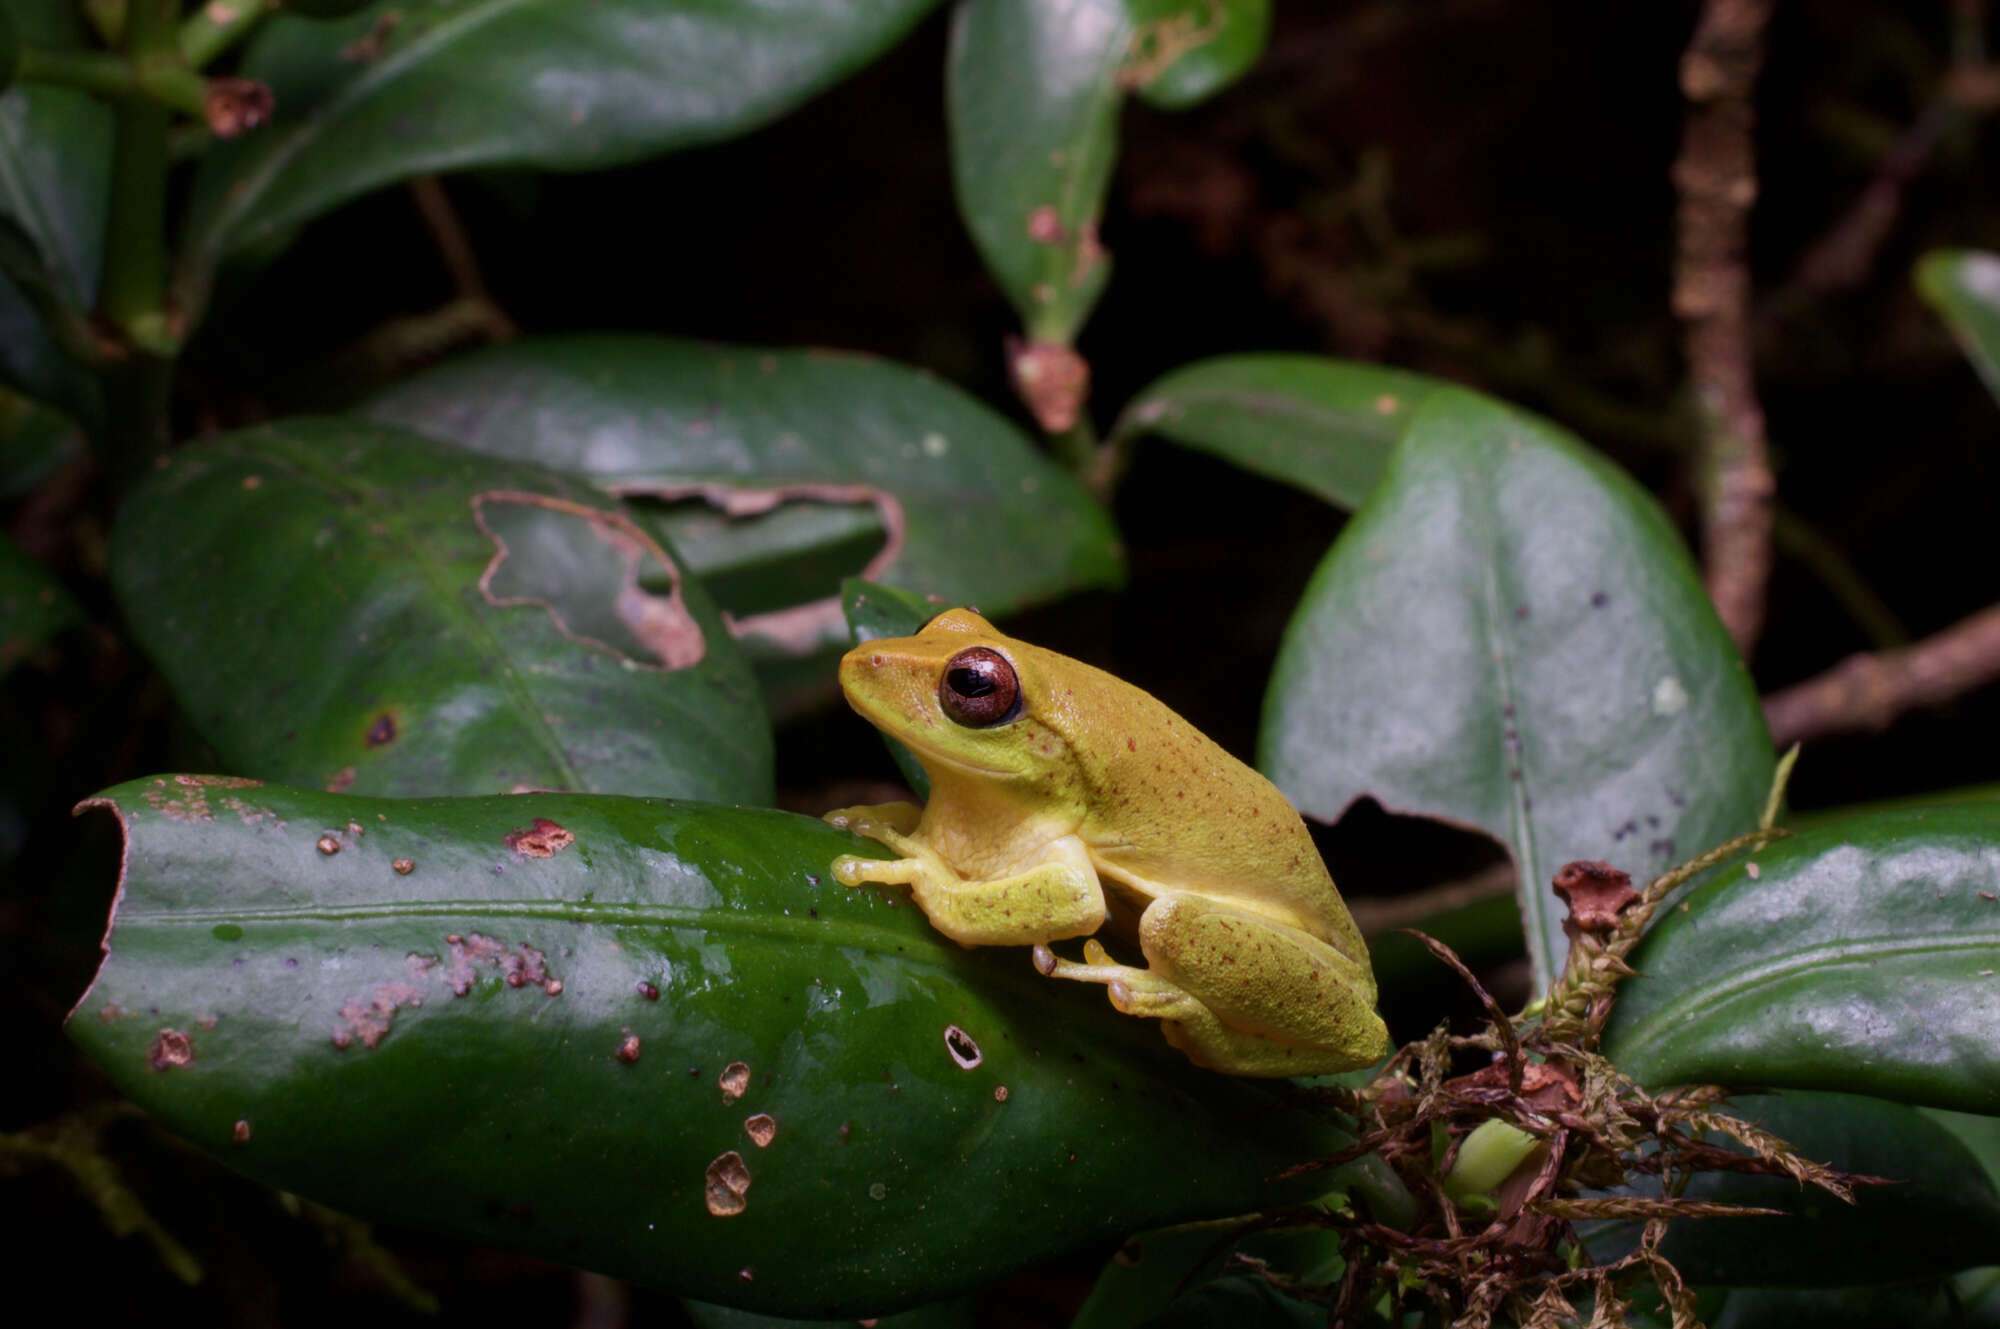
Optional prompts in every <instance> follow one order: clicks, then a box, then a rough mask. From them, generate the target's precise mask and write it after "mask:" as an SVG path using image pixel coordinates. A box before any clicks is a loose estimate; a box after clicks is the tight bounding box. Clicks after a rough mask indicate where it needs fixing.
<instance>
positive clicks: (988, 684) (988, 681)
mask: <svg viewBox="0 0 2000 1329" xmlns="http://www.w3.org/2000/svg"><path fill="white" fill-rule="evenodd" d="M951 690H952V691H953V692H956V693H957V694H958V695H959V696H961V697H990V696H992V695H993V693H994V691H995V689H994V686H993V676H992V674H991V673H989V672H988V671H986V670H984V669H954V670H952V671H951Z"/></svg>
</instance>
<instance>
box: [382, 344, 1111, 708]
mask: <svg viewBox="0 0 2000 1329" xmlns="http://www.w3.org/2000/svg"><path fill="white" fill-rule="evenodd" d="M367 413H368V415H369V416H370V417H371V418H373V419H377V420H383V421H388V422H390V423H394V424H400V425H405V426H408V427H409V428H412V429H416V430H418V431H420V432H422V433H425V434H429V435H431V436H433V437H436V438H448V439H451V440H453V441H455V442H457V443H459V444H461V445H462V446H464V447H468V448H471V449H474V450H475V451H478V452H482V453H487V454H490V455H494V456H500V457H518V458H526V459H533V460H535V461H539V462H541V463H542V464H544V465H547V466H553V467H558V468H560V469H563V470H568V471H573V472H576V473H579V474H582V475H586V476H589V477H590V478H591V479H592V480H594V481H596V482H597V483H598V484H600V485H602V486H603V487H604V488H606V489H608V490H610V491H611V492H613V493H616V494H621V495H624V496H627V497H632V498H637V497H642V496H643V497H653V498H669V499H702V500H705V501H706V502H707V503H708V504H710V505H711V506H714V507H719V508H721V509H722V511H724V512H725V513H728V514H733V515H734V516H736V517H737V518H739V519H749V518H752V517H754V516H755V515H756V514H758V513H760V512H765V511H768V510H769V509H770V508H772V507H778V506H780V505H789V504H802V505H836V506H839V507H846V508H856V509H859V510H861V511H864V512H866V513H868V514H869V515H871V516H872V517H874V518H876V519H877V520H878V521H879V523H880V529H881V532H882V535H881V537H880V538H881V541H882V543H881V544H880V545H879V547H878V550H877V552H875V553H874V555H873V557H872V558H870V559H869V560H868V564H867V569H866V576H867V577H868V578H870V579H871V580H875V581H881V582H886V583H889V584H890V585H894V586H899V587H902V588H904V589H906V590H910V591H914V592H916V593H918V594H921V595H935V596H937V597H938V598H939V599H941V600H943V601H945V602H946V603H947V604H953V605H963V604H976V605H978V606H979V607H980V609H981V610H983V611H985V612H987V613H989V614H993V615H1001V614H1005V613H1008V612H1009V611H1011V610H1014V609H1018V608H1021V607H1023V606H1026V605H1030V604H1034V603H1036V602H1039V601H1043V600H1050V599H1054V598H1056V597H1058V596H1060V595H1063V594H1066V593H1069V592H1071V591H1075V590H1079V589H1081V588H1083V587H1087V586H1101V585H1105V584H1107V583H1111V582H1115V581H1116V580H1117V579H1118V578H1119V576H1120V575H1121V571H1122V565H1121V556H1120V552H1119V548H1118V543H1117V536H1116V533H1115V531H1114V530H1113V529H1112V526H1111V522H1110V519H1109V518H1108V517H1107V516H1106V515H1105V513H1104V510H1103V509H1102V508H1101V507H1099V506H1098V505H1097V503H1096V502H1095V501H1093V500H1092V499H1091V497H1090V495H1089V494H1088V493H1087V492H1086V491H1085V490H1084V488H1083V486H1082V485H1080V484H1079V483H1078V482H1077V481H1076V480H1075V479H1074V478H1073V477H1071V476H1070V475H1069V474H1068V473H1067V472H1066V471H1064V470H1063V469H1062V468H1060V467H1058V466H1056V465H1055V464H1054V463H1052V462H1050V461H1049V460H1048V459H1047V458H1045V457H1043V456H1042V455H1041V454H1040V453H1038V452H1036V451H1035V450H1034V448H1033V447H1032V446H1031V445H1030V444H1029V442H1028V440H1027V438H1026V437H1025V436H1024V435H1023V434H1022V433H1021V432H1020V431H1019V430H1018V429H1016V428H1014V427H1013V426H1012V425H1011V424H1009V423H1007V422H1006V421H1005V420H1003V419H1002V418H1001V417H1000V416H998V415H996V414H995V413H994V412H992V411H991V410H989V409H988V408H986V407H985V406H983V405H981V404H980V403H979V402H978V401H976V400H974V399H973V398H971V397H968V396H967V395H965V394H964V393H962V392H960V391H958V390H957V389H956V388H953V387H951V386H950V385H948V384H945V383H941V382H939V381H938V380H936V379H934V378H931V377H929V376H928V375H925V374H921V373H918V372H915V371H913V370H910V369H906V368H904V367H902V366H900V365H896V364H892V363H889V362H886V361H882V360H875V359H871V358H868V357H865V356H858V355H846V354H833V353H830V352H824V351H759V350H756V349H752V348H747V347H720V346H716V345H713V344H708V343H697V342H689V341H677V340H670V339H667V338H660V337H639V336H598V337H564V338H553V339H545V340H539V341H528V342H515V343H512V344H510V345H507V346H502V347H496V348H493V349H491V350H486V351H480V352H476V353H474V354H472V355H467V356H462V357H460V358H459V359H456V360H453V361H450V362H448V363H446V364H444V365H440V366H439V367H437V368H435V369H432V370H430V371H429V372H427V373H423V374H418V375H416V376H415V377H413V378H411V379H408V380H406V381H405V382H403V383H401V384H398V385H397V386H395V387H393V388H391V389H390V390H389V391H388V392H387V393H385V394H383V395H382V396H380V397H377V398H376V399H375V400H374V401H373V402H372V403H371V404H370V405H369V406H368V407H367ZM703 519H704V514H695V515H694V516H692V517H690V516H688V515H685V514H680V515H670V520H669V521H668V526H667V529H668V530H669V531H671V532H672V533H673V535H674V537H675V544H676V547H677V548H678V547H679V545H680V539H679V537H680V535H681V533H682V532H683V530H684V529H685V526H684V525H683V523H686V522H688V521H700V520H703ZM840 538H841V539H843V540H844V538H845V537H844V535H843V536H841V537H840ZM820 548H821V550H822V551H825V550H826V548H827V547H825V546H821V547H820ZM798 552H799V551H798V550H797V549H796V548H791V547H785V548H778V547H767V548H765V549H763V550H761V551H760V552H759V553H758V555H757V556H759V557H762V558H763V559H764V560H765V561H769V562H776V561H779V560H785V561H790V560H793V559H796V558H797V557H798ZM809 552H810V551H809ZM826 561H827V562H830V561H831V560H830V559H827V560H826ZM693 568H694V571H695V573H696V575H698V576H703V577H706V576H707V575H708V569H705V568H704V567H703V566H702V565H701V564H699V563H695V564H694V565H693ZM846 570H847V571H856V570H858V569H854V568H848V569H846ZM841 572H842V569H841V567H840V566H839V565H838V564H837V563H833V564H832V565H831V566H822V567H821V568H820V570H819V573H818V575H819V576H820V577H821V578H822V579H823V581H822V583H821V584H819V585H817V586H815V587H813V588H812V590H810V591H807V592H805V594H806V596H807V598H805V599H803V600H802V601H799V602H795V603H792V604H787V605H782V606H777V607H772V608H767V609H764V610H763V611H762V612H758V613H753V614H745V615H742V616H740V617H737V618H735V619H734V620H733V627H734V630H735V631H736V632H737V634H738V635H739V636H740V637H742V638H743V640H744V642H745V644H746V645H747V646H751V647H753V648H754V649H757V650H759V651H760V652H763V653H766V654H770V653H781V654H785V655H792V656H818V655H823V654H824V653H825V652H827V651H828V650H834V649H844V648H845V647H846V645H847V630H846V627H845V625H844V624H843V622H842V620H841V613H840V601H839V586H838V579H839V577H840V575H841ZM828 677H829V678H830V677H831V675H830V674H829V675H828Z"/></svg>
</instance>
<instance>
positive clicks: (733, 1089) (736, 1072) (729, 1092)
mask: <svg viewBox="0 0 2000 1329" xmlns="http://www.w3.org/2000/svg"><path fill="white" fill-rule="evenodd" d="M715 1083H716V1084H717V1085H718V1086H720V1087H721V1089H722V1101H723V1102H725V1103H734V1102H735V1101H736V1100H737V1099H739V1098H741V1097H743V1095H744V1092H745V1091H746V1090H748V1089H749V1088H750V1067H749V1066H748V1065H746V1064H745V1063H743V1062H740V1061H732V1062H730V1063H729V1064H728V1065H727V1066H724V1067H723V1068H722V1074H720V1075H718V1076H716V1077H715Z"/></svg>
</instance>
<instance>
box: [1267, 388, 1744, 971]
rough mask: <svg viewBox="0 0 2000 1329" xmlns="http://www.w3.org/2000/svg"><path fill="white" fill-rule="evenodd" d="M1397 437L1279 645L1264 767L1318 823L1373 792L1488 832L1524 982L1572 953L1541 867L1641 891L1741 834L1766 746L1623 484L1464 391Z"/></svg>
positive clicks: (1523, 418)
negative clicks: (1515, 925)
mask: <svg viewBox="0 0 2000 1329" xmlns="http://www.w3.org/2000/svg"><path fill="white" fill-rule="evenodd" d="M1403 430H1404V432H1403V436H1402V438H1401V440H1400V441H1399V442H1398V443H1397V445H1396V449H1395V451H1394V452H1392V453H1391V454H1390V458H1389V463H1388V468H1387V470H1386V472H1385V473H1384V476H1383V479H1382V481H1381V483H1380V485H1378V486H1377V488H1376V489H1375V491H1374V492H1373V493H1372V494H1371V496H1370V497H1369V499H1368V501H1367V502H1366V503H1365V504H1363V505H1362V507H1361V509H1360V511H1359V512H1357V513H1356V514H1355V516H1354V519H1353V520H1352V521H1351V522H1349V523H1348V525H1347V527H1346V529H1345V530H1343V531H1342V532H1341V535H1340V539H1339V540H1338V541H1337V542H1336V543H1335V545H1334V547H1333V551H1332V552H1331V553H1330V554H1329V555H1328V556H1327V558H1326V561H1325V562H1324V563H1322V564H1321V565H1320V567H1319V569H1318V570H1317V571H1316V572H1315V573H1314V574H1313V577H1312V581H1311V582H1310V583H1309V584H1308V586H1307V587H1306V591H1305V595H1304V598H1303V600H1302V601H1301V604H1300V606H1299V610H1298V612H1297V614H1296V615H1295V617H1294V618H1293V620H1292V623H1291V625H1290V626H1289V627H1288V628H1287V629H1286V633H1285V639H1284V643H1283V645H1282V647H1281V648H1280V650H1279V654H1278V661H1277V664H1276V667H1275V669H1274V671H1273V673H1272V681H1271V689H1270V692H1269V694H1268V696H1267V697H1266V699H1265V707H1264V723H1263V733H1262V738H1261V742H1260V749H1259V750H1260V753H1261V765H1262V767H1263V769H1264V770H1265V772H1266V773H1267V774H1269V775H1270V776H1271V777H1272V778H1273V779H1274V780H1275V781H1276V782H1277V784H1278V786H1279V788H1281V789H1283V790H1284V791H1285V793H1286V794H1287V795H1289V796H1290V797H1291V799H1292V801H1293V802H1294V803H1296V804H1298V806H1299V808H1300V810H1301V811H1303V812H1306V813H1308V814H1310V815H1312V816H1316V817H1320V818H1324V819H1328V820H1331V819H1333V818H1336V817H1338V816H1339V815H1340V814H1341V813H1342V811H1344V810H1345V809H1346V807H1347V806H1348V804H1350V803H1351V802H1353V801H1354V800H1355V799H1357V798H1360V797H1362V796H1364V795H1368V796H1372V797H1374V798H1376V799H1378V800H1379V801H1380V802H1381V803H1382V804H1383V805H1384V806H1385V807H1387V808H1389V809H1391V810H1392V811H1395V812H1403V813H1414V814H1419V815H1424V816H1432V817H1439V818H1443V819H1446V820H1449V821H1454V822H1458V823H1460V824H1463V825H1468V826H1473V827H1477V828H1479V829H1481V830H1484V831H1486V832H1488V833H1489V834H1491V835H1493V836H1495V837H1497V838H1498V839H1500V840H1501V841H1502V842H1503V843H1504V844H1505V845H1506V846H1507V848H1508V849H1509V850H1510V852H1511V853H1512V854H1513V857H1514V860H1515V862H1516V863H1517V864H1518V865H1519V867H1520V869H1521V881H1522V883H1523V887H1522V892H1521V905H1522V914H1523V918H1524V921H1525V927H1524V931H1525V932H1526V934H1527V940H1528V953H1529V956H1530V958H1531V959H1532V960H1533V962H1534V973H1535V983H1536V986H1537V987H1538V988H1540V987H1542V986H1545V985H1546V984H1547V982H1548V981H1549V975H1550V974H1551V972H1552V971H1553V970H1554V968H1555V966H1557V965H1559V964H1560V963H1561V961H1562V958H1563V956H1564V955H1565V954H1567V943H1566V942H1565V941H1564V939H1563V935H1562V915H1563V910H1562V909H1561V908H1560V902H1559V901H1558V900H1557V898H1556V897H1555V895H1554V894H1553V893H1552V892H1551V891H1550V890H1549V885H1548V883H1549V879H1550V878H1551V877H1552V876H1554V875H1555V872H1556V870H1557V869H1558V868H1560V867H1561V866H1562V865H1563V864H1564V863H1567V862H1569V861H1571V860H1573V859H1607V860H1609V861H1611V862H1612V863H1615V864H1616V865H1618V866H1619V867H1622V868H1624V869H1626V870H1627V871H1629V872H1631V873H1632V874H1633V876H1634V877H1636V878H1644V877H1647V876H1649V875H1651V874H1653V873H1654V872H1657V871H1659V870H1661V869H1663V868H1666V867H1670V866H1672V865H1674V864H1676V863H1678V862H1680V861H1682V860H1684V859H1687V858H1691V857H1693V856H1694V855H1695V854H1697V853H1699V852H1700V851H1701V850H1703V849H1706V848H1708V847H1709V846H1711V845H1713V844H1716V843H1718V842H1720V841H1722V840H1724V839H1726V838H1727V837H1729V836H1731V835H1733V834H1736V833H1738V832H1740V831H1744V830H1748V829H1750V828H1751V827H1752V826H1753V825H1754V824H1755V823H1756V820H1757V816H1758V814H1759V812H1760V811H1761V809H1762V806H1763V802H1764V799H1765V797H1766V794H1767V793H1768V791H1769V788H1770V781H1771V776H1772V771H1773V767H1774V765H1775V759H1774V757H1773V754H1772V752H1771V742H1770V738H1769V735H1768V733H1767V731H1766V730H1765V727H1764V718H1763V714H1762V712H1761V711H1760V710H1759V708H1758V703H1757V694H1756V690H1755V689H1754V688H1753V687H1752V685H1751V681H1750V677H1749V673H1748V671H1746V670H1745V669H1744V667H1743V664H1742V662H1741V660H1739V659H1738V658H1737V655H1736V652H1735V650H1734V648H1733V647H1732V646H1731V645H1730V642H1729V638H1728V636H1727V635H1726V634H1725V633H1724V632H1723V630H1722V625H1721V624H1720V623H1718V622H1717V621H1716V618H1715V611H1714V610H1713V609H1712V608H1711V607H1710V606H1709V601H1708V597H1707V595H1706V594H1705V593H1704V592H1703V590H1702V586H1701V582H1700V579H1699V578H1698V577H1697V576H1696V574H1695V570H1694V568H1693V566H1692V565H1691V564H1690V562H1689V560H1688V557H1687V554H1686V552H1685V550H1684V549H1683V548H1682V546H1681V543H1680V537H1679V536H1678V535H1677V534H1676V533H1675V531H1674V529H1673V527H1672V525H1671V524H1670V523H1669V522H1668V521H1667V519H1666V517H1665V516H1664V515H1663V514H1662V513H1661V512H1660V510H1659V507H1658V506H1657V505H1656V504H1655V503H1654V502H1653V500H1652V498H1651V497H1650V496H1648V495H1647V494H1646V493H1645V492H1644V491H1642V490H1641V489H1640V488H1639V487H1638V486H1637V485H1636V484H1634V483H1633V482H1632V480H1631V479H1630V477H1628V476H1626V475H1625V474H1624V473H1623V472H1621V471H1619V470H1618V469H1616V468H1615V467H1613V466H1612V465H1611V464H1610V463H1608V462H1606V461H1605V460H1603V459H1602V458H1601V457H1599V456H1597V455H1596V454H1595V453H1593V452H1591V451H1590V450H1589V449H1587V448H1585V447H1584V446H1583V445H1581V444H1580V443H1577V442H1576V441H1575V440H1574V439H1572V438H1570V437H1569V436H1568V435H1567V434H1564V433H1563V432H1562V431H1560V430H1558V429H1556V428H1555V427H1554V426H1552V425H1549V424H1548V423H1546V422H1545V421H1541V420H1538V419H1536V418H1534V417H1532V416H1528V415H1526V414H1523V413H1520V412H1516V411H1513V410H1511V409H1509V408H1507V407H1504V406H1502V405H1500V404H1498V403H1496V402H1493V401H1491V400H1489V399H1487V398H1484V397H1480V396H1478V395H1476V394H1474V393H1470V392H1466V391H1463V390H1461V389H1456V388H1443V387H1440V388H1438V389H1436V390H1434V391H1433V392H1432V393H1431V395H1429V396H1428V397H1427V398H1426V399H1425V400H1424V401H1423V402H1422V404H1420V405H1419V406H1417V407H1416V409H1415V410H1413V411H1411V412H1409V414H1408V416H1407V418H1406V419H1405V421H1404V427H1403Z"/></svg>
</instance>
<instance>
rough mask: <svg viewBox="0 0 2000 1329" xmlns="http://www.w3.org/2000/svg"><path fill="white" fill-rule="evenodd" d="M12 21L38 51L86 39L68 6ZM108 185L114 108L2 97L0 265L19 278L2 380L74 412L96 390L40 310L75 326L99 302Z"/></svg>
mask: <svg viewBox="0 0 2000 1329" xmlns="http://www.w3.org/2000/svg"><path fill="white" fill-rule="evenodd" d="M8 16H9V17H10V18H11V19H12V20H13V22H14V24H15V26H16V27H17V28H18V30H19V33H20V36H21V39H22V40H23V41H26V42H31V43H33V44H35V45H37V46H40V47H43V48H55V49H67V48H71V47H74V46H76V45H78V44H79V43H80V41H81V33H80V25H79V21H78V16H77V12H76V8H75V6H73V5H71V4H69V3H66V0H8ZM110 182H111V110H110V108H109V107H107V106H105V105H104V104H103V103H101V102H99V101H97V100H96V99H95V98H93V97H91V96H89V95H88V94H87V93H83V92H79V91H77V90H76V89H74V88H64V87H57V86H55V85H53V84H47V83H16V84H15V85H14V86H12V87H10V88H8V89H7V90H6V91H5V93H4V94H0V231H4V237H0V238H3V239H4V243H0V261H4V263H5V266H6V268H7V270H8V271H9V272H10V273H11V274H12V275H11V276H9V277H0V376H4V377H5V378H6V379H7V380H8V381H10V382H13V383H15V384H18V385H19V386H20V387H22V388H23V389H25V390H26V391H27V392H29V393H31V394H33V395H34V396H37V397H41V398H44V399H46V400H50V401H59V402H62V403H64V404H65V405H67V406H69V407H71V408H72V409H75V410H84V409H87V408H88V407H89V405H90V397H89V388H88V387H87V385H86V383H85V380H84V377H83V375H82V374H81V373H80V372H79V371H78V370H77V368H76V367H75V366H74V365H73V364H71V363H70V362H69V361H68V360H67V359H65V358H64V356H63V354H62V352H61V351H60V350H59V349H58V346H59V344H60V342H59V340H58V338H57V337H55V336H53V335H52V334H51V332H50V329H49V328H48V327H47V326H45V320H44V318H43V317H42V316H41V315H38V314H37V313H36V310H37V309H38V308H39V309H40V310H42V311H43V312H44V313H45V314H46V315H47V316H48V317H49V318H51V319H55V320H59V321H61V322H63V323H65V324H68V325H69V326H70V328H71V329H75V328H80V327H81V326H82V323H83V320H84V318H85V317H86V316H87V315H88V313H89V311H90V310H91V309H92V308H93V307H94V306H95V305H96V303H97V277H98V268H99V266H100V264H101V261H102V256H103V249H104V218H105V209H106V203H107V199H108V197H109V194H110ZM24 287H27V288H30V289H31V290H32V292H33V295H34V300H33V301H32V302H31V301H30V299H29V294H28V292H27V291H24V290H23V288H24Z"/></svg>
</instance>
